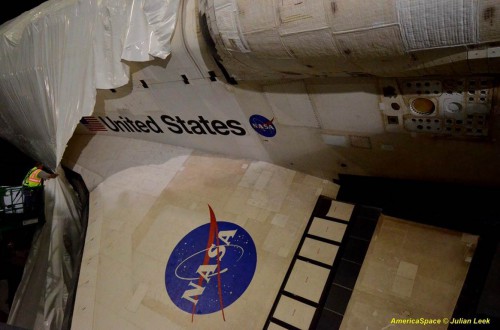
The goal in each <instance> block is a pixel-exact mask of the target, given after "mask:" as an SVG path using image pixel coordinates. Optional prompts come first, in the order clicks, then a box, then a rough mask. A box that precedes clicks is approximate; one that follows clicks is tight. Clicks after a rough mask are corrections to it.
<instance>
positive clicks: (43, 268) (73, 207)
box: [8, 169, 81, 329]
mask: <svg viewBox="0 0 500 330" xmlns="http://www.w3.org/2000/svg"><path fill="white" fill-rule="evenodd" d="M57 173H59V176H58V177H57V178H56V179H54V180H49V181H47V182H46V183H45V192H44V193H45V218H46V223H45V224H44V225H43V227H41V229H40V230H39V231H38V232H37V233H36V234H35V236H34V238H33V245H32V246H33V247H32V249H31V251H30V255H29V257H28V261H27V263H26V265H25V267H24V274H23V278H22V280H21V283H20V285H19V288H18V289H17V292H16V295H15V297H14V302H13V304H12V309H11V311H10V314H9V319H8V323H9V324H11V325H15V326H18V327H22V328H26V329H61V325H62V322H63V319H64V311H65V308H66V302H67V299H68V288H70V285H71V281H72V274H73V267H75V264H74V261H75V260H76V253H77V251H78V244H81V242H80V237H81V224H80V215H81V204H80V201H79V200H78V197H77V195H76V193H75V191H74V190H73V189H72V188H71V185H70V184H69V182H68V181H67V180H66V178H65V177H64V171H62V169H58V171H57Z"/></svg>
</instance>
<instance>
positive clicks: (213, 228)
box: [191, 118, 274, 322]
mask: <svg viewBox="0 0 500 330" xmlns="http://www.w3.org/2000/svg"><path fill="white" fill-rule="evenodd" d="M273 119H274V118H273ZM271 121H272V120H271ZM208 209H209V210H210V230H209V233H208V241H207V250H206V252H205V258H204V259H203V266H206V265H208V261H209V260H210V257H209V255H208V251H209V250H210V247H211V246H212V244H213V242H214V239H215V241H216V246H217V258H216V259H217V286H218V289H219V301H220V310H221V312H222V319H223V320H224V321H226V317H225V315H224V303H223V301H222V285H221V278H220V259H219V229H218V228H217V219H216V218H215V213H214V211H213V210H212V207H210V204H208ZM202 282H203V276H202V275H200V277H199V278H198V286H201V284H202ZM194 299H195V300H198V296H196V297H194ZM195 311H196V303H195V302H193V311H192V312H191V322H193V321H194V313H195Z"/></svg>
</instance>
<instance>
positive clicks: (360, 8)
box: [324, 0, 398, 32]
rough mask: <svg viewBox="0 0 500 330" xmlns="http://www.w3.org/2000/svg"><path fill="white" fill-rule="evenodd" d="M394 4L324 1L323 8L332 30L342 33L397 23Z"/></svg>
mask: <svg viewBox="0 0 500 330" xmlns="http://www.w3.org/2000/svg"><path fill="white" fill-rule="evenodd" d="M395 2H396V0H385V1H359V0H343V1H338V0H324V4H325V5H324V7H325V12H326V13H327V15H328V16H329V19H330V26H331V27H332V30H333V31H334V32H343V31H350V30H357V29H366V28H372V27H377V26H383V25H389V24H394V23H397V21H398V18H397V14H396V5H395ZM353 17H355V18H356V19H353Z"/></svg>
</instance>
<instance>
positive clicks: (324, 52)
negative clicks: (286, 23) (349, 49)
mask: <svg viewBox="0 0 500 330" xmlns="http://www.w3.org/2000/svg"><path fill="white" fill-rule="evenodd" d="M281 38H282V40H283V44H285V46H286V47H287V48H288V49H289V50H290V52H291V53H292V54H293V55H294V56H295V57H297V58H307V57H318V56H338V55H340V52H339V50H338V48H337V47H336V46H335V43H334V42H333V37H332V32H331V31H330V29H329V28H326V29H322V30H315V31H304V32H300V33H296V34H289V35H285V36H282V37H281Z"/></svg>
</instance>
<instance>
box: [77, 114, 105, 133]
mask: <svg viewBox="0 0 500 330" xmlns="http://www.w3.org/2000/svg"><path fill="white" fill-rule="evenodd" d="M80 123H81V124H82V125H83V126H85V127H86V128H87V129H88V130H89V131H91V132H99V131H100V132H105V131H107V129H106V127H104V125H103V124H101V122H100V121H99V120H98V119H97V118H95V117H90V116H87V117H82V119H80Z"/></svg>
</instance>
